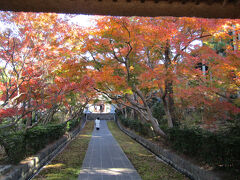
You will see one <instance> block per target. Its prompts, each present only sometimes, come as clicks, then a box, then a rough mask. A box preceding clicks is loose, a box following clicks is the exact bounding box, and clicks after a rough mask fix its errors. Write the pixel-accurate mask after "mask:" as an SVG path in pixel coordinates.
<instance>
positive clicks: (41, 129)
mask: <svg viewBox="0 0 240 180" xmlns="http://www.w3.org/2000/svg"><path fill="white" fill-rule="evenodd" d="M64 133H65V124H49V125H45V126H43V125H40V126H36V127H34V128H32V129H29V130H27V131H26V133H25V145H26V150H27V152H28V154H34V153H36V152H38V151H39V150H40V149H42V148H44V147H45V146H46V145H47V144H49V143H51V142H53V141H55V140H57V139H59V138H60V137H61V136H63V134H64Z"/></svg>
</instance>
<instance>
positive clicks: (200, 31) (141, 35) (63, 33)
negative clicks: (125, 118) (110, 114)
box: [0, 12, 240, 136]
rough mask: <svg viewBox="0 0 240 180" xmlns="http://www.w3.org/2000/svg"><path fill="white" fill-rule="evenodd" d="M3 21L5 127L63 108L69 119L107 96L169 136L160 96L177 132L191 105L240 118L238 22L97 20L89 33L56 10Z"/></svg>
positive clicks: (44, 118) (4, 16) (7, 15)
mask: <svg viewBox="0 0 240 180" xmlns="http://www.w3.org/2000/svg"><path fill="white" fill-rule="evenodd" d="M0 17H1V22H3V23H6V24H8V26H9V27H11V28H9V29H5V30H3V33H2V34H1V36H0V38H1V42H0V43H1V44H0V56H1V57H0V60H1V71H0V75H1V78H0V80H1V81H0V86H1V92H0V98H1V107H0V111H1V115H0V124H2V126H1V127H0V128H5V127H9V126H14V125H16V124H17V123H19V122H20V121H23V119H26V123H25V124H24V126H25V128H26V129H27V128H31V127H33V126H34V125H37V124H38V123H43V124H46V123H48V122H51V121H52V119H53V116H54V114H55V113H56V112H59V111H62V112H64V114H65V121H68V120H69V119H72V118H76V117H79V116H80V115H81V113H82V112H83V109H84V107H85V106H86V105H87V104H88V103H89V102H90V101H94V99H96V98H97V96H98V94H99V93H101V94H103V95H105V96H107V97H109V98H111V99H112V100H113V101H114V102H115V103H116V104H118V107H120V108H124V107H129V108H131V109H132V110H133V112H137V113H138V115H139V116H140V117H141V118H140V119H141V120H142V121H146V122H150V123H151V124H152V127H153V129H154V131H155V132H156V133H158V134H159V135H161V136H165V132H164V131H163V130H162V129H161V128H160V127H159V122H158V120H157V119H156V118H155V117H154V116H153V113H152V109H151V100H152V99H153V98H159V99H161V102H162V103H163V107H164V111H165V114H166V117H167V120H168V126H169V127H174V126H177V125H178V124H179V123H180V118H179V111H182V112H183V111H185V110H187V109H190V108H192V109H203V110H204V111H205V112H206V115H208V116H209V117H207V118H206V119H208V120H210V119H214V118H215V119H216V118H219V117H223V116H225V118H229V116H230V115H231V114H234V113H235V114H236V113H239V97H238V95H237V93H238V92H239V39H240V38H239V37H238V36H239V20H219V19H211V20H208V19H199V18H175V17H156V18H150V17H149V18H143V17H98V18H95V22H96V24H95V25H94V26H93V27H92V28H82V27H79V26H77V25H73V24H70V23H69V22H68V16H60V15H57V14H46V13H12V12H4V13H1V16H0ZM218 46H219V47H221V48H220V49H219V47H218ZM206 68H207V69H206ZM218 106H221V108H218ZM32 119H35V122H34V123H33V121H32Z"/></svg>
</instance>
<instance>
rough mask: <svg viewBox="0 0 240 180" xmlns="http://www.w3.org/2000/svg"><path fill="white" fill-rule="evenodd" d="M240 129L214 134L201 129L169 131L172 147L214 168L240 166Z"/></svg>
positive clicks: (235, 128)
mask: <svg viewBox="0 0 240 180" xmlns="http://www.w3.org/2000/svg"><path fill="white" fill-rule="evenodd" d="M239 132H240V127H239V126H238V127H233V128H230V129H228V130H226V131H221V132H218V133H212V132H208V131H204V130H202V129H199V128H195V129H194V128H192V129H189V128H186V127H184V128H172V129H169V130H168V131H167V133H168V136H169V140H170V142H171V144H172V147H173V148H174V149H175V150H177V151H179V152H181V153H184V154H186V155H190V156H193V157H195V158H197V159H198V160H200V161H202V162H205V163H208V164H209V165H213V166H223V167H233V168H237V167H239V166H240V133H239Z"/></svg>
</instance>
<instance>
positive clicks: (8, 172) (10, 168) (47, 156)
mask: <svg viewBox="0 0 240 180" xmlns="http://www.w3.org/2000/svg"><path fill="white" fill-rule="evenodd" d="M85 123H86V120H85V119H84V118H83V121H82V122H81V124H80V125H79V126H78V127H77V128H76V129H75V130H73V131H72V132H69V133H68V134H67V135H64V136H63V137H62V138H60V139H59V140H57V141H55V142H54V143H52V144H51V145H48V146H47V147H46V148H44V149H42V150H41V151H40V152H39V153H38V154H37V155H35V156H34V157H30V158H28V159H25V160H23V161H21V162H20V163H19V165H15V166H14V165H6V166H0V179H1V180H25V179H29V178H31V177H32V176H33V175H34V174H35V173H36V172H38V171H39V169H40V168H41V167H43V166H44V165H45V164H46V163H48V162H49V161H50V160H51V159H52V158H53V157H54V156H55V155H56V154H58V152H60V151H61V150H62V149H64V147H65V146H66V144H67V143H69V142H70V141H71V140H72V139H73V138H74V137H75V136H76V135H77V134H78V133H79V132H80V131H81V129H82V128H83V127H84V125H85Z"/></svg>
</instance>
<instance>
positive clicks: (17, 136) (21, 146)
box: [0, 132, 26, 162]
mask: <svg viewBox="0 0 240 180" xmlns="http://www.w3.org/2000/svg"><path fill="white" fill-rule="evenodd" d="M0 144H1V145H2V146H3V147H4V149H5V152H6V154H7V156H8V157H9V160H10V161H11V162H19V161H20V160H22V159H24V158H25V157H26V147H25V138H24V133H23V132H18V133H14V134H13V133H12V134H8V135H1V136H0Z"/></svg>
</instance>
